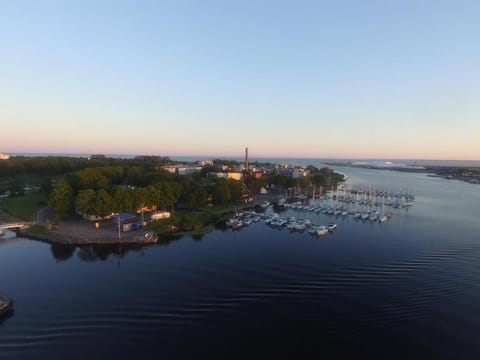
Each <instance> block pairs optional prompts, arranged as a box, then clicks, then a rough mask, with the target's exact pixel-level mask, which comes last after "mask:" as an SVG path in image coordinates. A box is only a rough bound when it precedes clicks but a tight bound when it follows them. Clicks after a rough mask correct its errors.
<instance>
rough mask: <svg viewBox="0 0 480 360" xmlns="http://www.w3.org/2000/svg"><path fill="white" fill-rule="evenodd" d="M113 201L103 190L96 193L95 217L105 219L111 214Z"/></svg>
mask: <svg viewBox="0 0 480 360" xmlns="http://www.w3.org/2000/svg"><path fill="white" fill-rule="evenodd" d="M114 204H115V202H114V200H113V198H112V196H111V195H110V194H109V193H108V192H106V191H105V190H103V189H100V190H98V191H97V193H96V196H95V206H94V211H95V215H97V216H100V217H105V216H107V215H110V214H111V213H112V212H113V208H114Z"/></svg>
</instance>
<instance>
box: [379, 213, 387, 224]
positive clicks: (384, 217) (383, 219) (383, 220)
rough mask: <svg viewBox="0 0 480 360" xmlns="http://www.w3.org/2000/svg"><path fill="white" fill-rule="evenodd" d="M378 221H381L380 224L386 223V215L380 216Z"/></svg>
mask: <svg viewBox="0 0 480 360" xmlns="http://www.w3.org/2000/svg"><path fill="white" fill-rule="evenodd" d="M378 221H380V223H382V224H384V223H386V222H387V221H388V217H387V215H383V216H381V217H380V219H379V220H378Z"/></svg>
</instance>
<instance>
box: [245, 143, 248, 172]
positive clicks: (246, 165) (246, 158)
mask: <svg viewBox="0 0 480 360" xmlns="http://www.w3.org/2000/svg"><path fill="white" fill-rule="evenodd" d="M245 171H246V172H248V147H246V148H245Z"/></svg>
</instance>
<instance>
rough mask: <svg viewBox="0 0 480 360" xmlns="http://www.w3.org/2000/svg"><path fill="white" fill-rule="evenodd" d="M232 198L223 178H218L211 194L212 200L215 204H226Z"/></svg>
mask: <svg viewBox="0 0 480 360" xmlns="http://www.w3.org/2000/svg"><path fill="white" fill-rule="evenodd" d="M231 200H232V195H231V194H230V189H229V187H228V184H227V182H226V181H225V179H219V181H218V183H217V185H216V187H215V192H214V194H213V201H214V202H215V203H216V204H226V203H229V202H230V201H231Z"/></svg>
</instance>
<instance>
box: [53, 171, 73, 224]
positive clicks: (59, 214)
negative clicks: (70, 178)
mask: <svg viewBox="0 0 480 360" xmlns="http://www.w3.org/2000/svg"><path fill="white" fill-rule="evenodd" d="M73 199H74V193H73V189H72V187H71V186H70V184H69V183H68V182H67V180H66V179H65V178H63V177H62V178H59V179H58V180H57V183H56V184H55V187H54V188H53V191H52V193H51V194H50V199H49V201H48V205H49V206H50V207H51V208H52V209H53V210H54V211H55V216H56V219H57V221H61V220H62V219H63V218H64V217H65V216H66V215H67V214H69V213H70V212H71V210H72V209H73Z"/></svg>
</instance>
